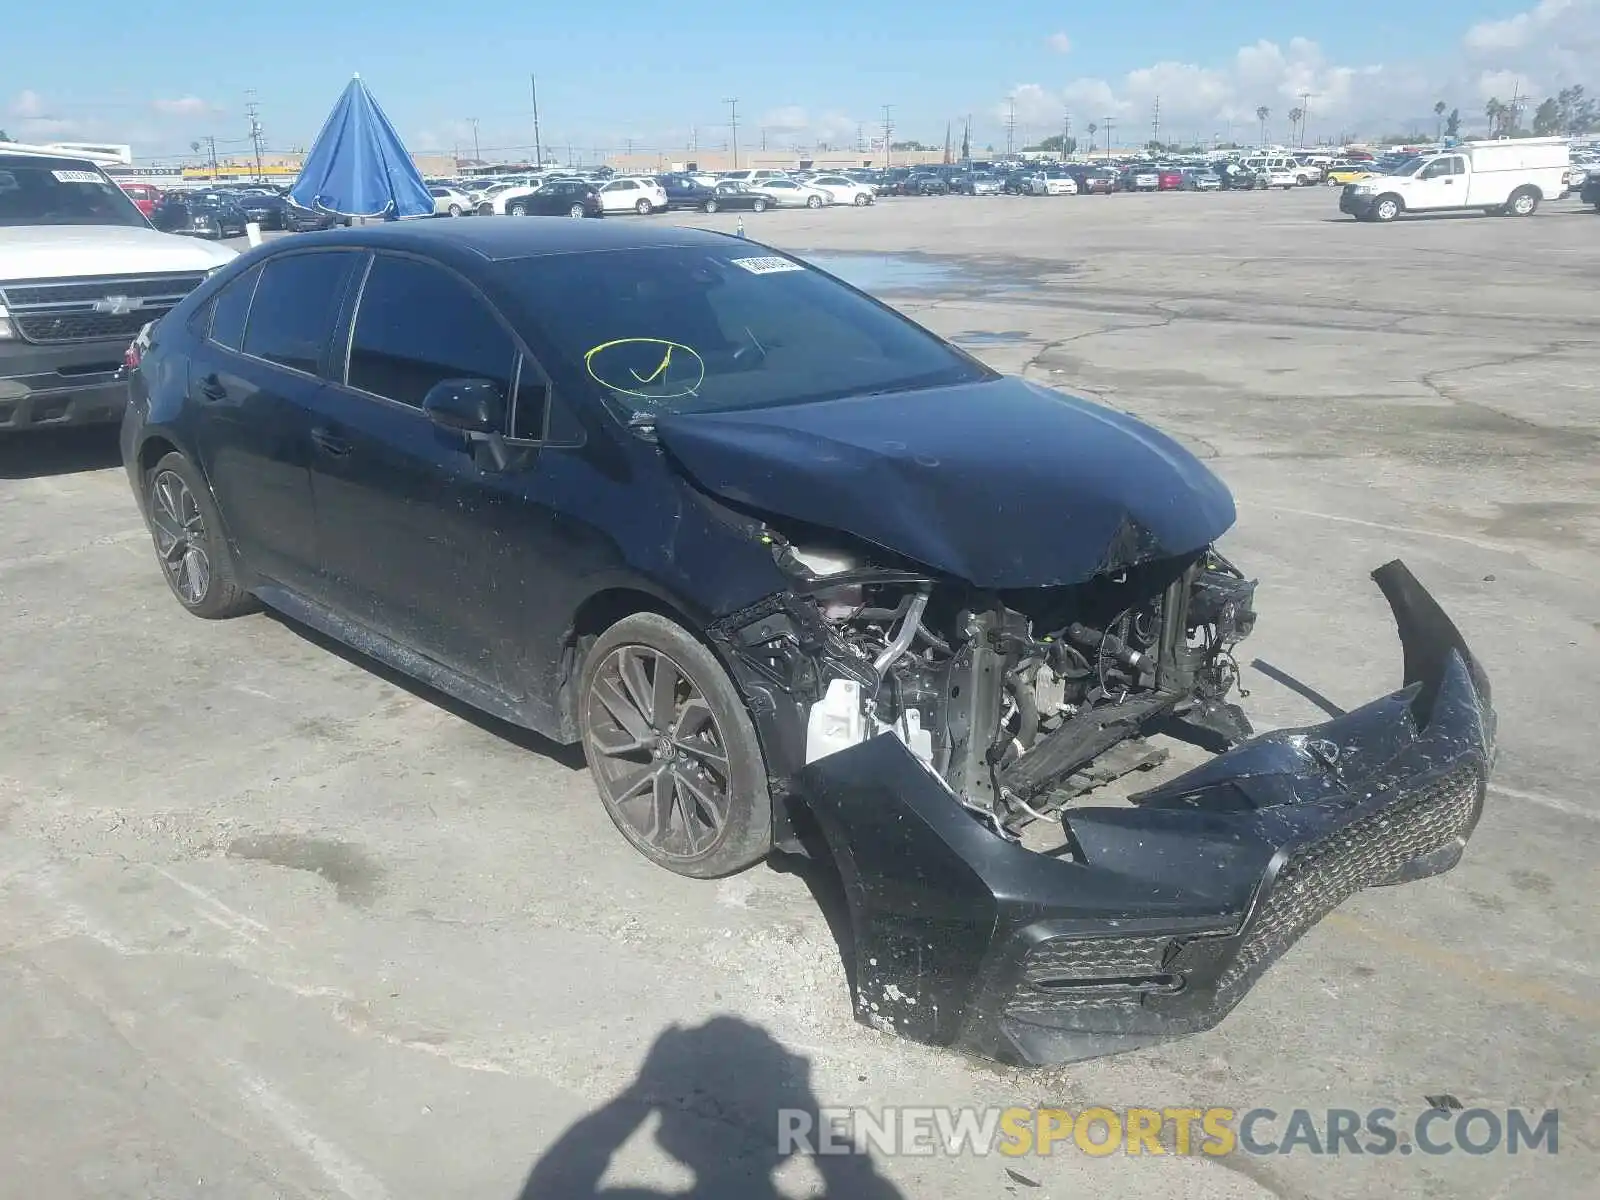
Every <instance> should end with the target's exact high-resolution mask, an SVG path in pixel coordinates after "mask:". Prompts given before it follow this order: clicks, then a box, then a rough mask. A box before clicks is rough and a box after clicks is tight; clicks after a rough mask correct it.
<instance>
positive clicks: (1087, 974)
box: [1006, 936, 1179, 1020]
mask: <svg viewBox="0 0 1600 1200" xmlns="http://www.w3.org/2000/svg"><path fill="white" fill-rule="evenodd" d="M1172 946H1173V940H1172V938H1171V937H1167V936H1159V937H1125V938H1065V937H1058V938H1048V939H1046V940H1045V941H1042V942H1040V943H1039V944H1038V945H1037V946H1035V947H1034V948H1033V949H1032V950H1030V951H1029V952H1028V955H1027V957H1026V958H1025V959H1024V960H1023V963H1022V976H1023V982H1022V984H1021V986H1019V987H1018V989H1017V991H1016V993H1015V994H1014V995H1013V996H1012V997H1011V1000H1010V1001H1009V1003H1008V1004H1007V1005H1006V1014H1007V1015H1008V1016H1011V1017H1017V1018H1020V1019H1023V1020H1028V1019H1032V1020H1038V1019H1040V1018H1042V1017H1048V1016H1049V1015H1050V1014H1051V1013H1052V1012H1056V1011H1059V1010H1061V1009H1066V1008H1075V1007H1080V1006H1085V1005H1093V1006H1095V1007H1102V1006H1104V1005H1107V1004H1110V1005H1113V1006H1116V1005H1121V1004H1127V1005H1134V1006H1136V1005H1138V1003H1139V1002H1140V1000H1141V998H1142V997H1144V996H1146V995H1149V994H1151V993H1153V992H1170V991H1175V990H1177V988H1178V986H1179V981H1178V980H1177V979H1176V978H1175V977H1174V976H1172V975H1169V974H1165V973H1163V971H1162V969H1161V968H1162V963H1163V962H1164V961H1165V959H1166V957H1167V953H1168V951H1170V950H1171V949H1172Z"/></svg>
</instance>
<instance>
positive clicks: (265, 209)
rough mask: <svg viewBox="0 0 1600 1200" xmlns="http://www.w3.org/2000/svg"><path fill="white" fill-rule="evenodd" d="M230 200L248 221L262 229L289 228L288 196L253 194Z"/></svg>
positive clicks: (238, 196) (236, 196)
mask: <svg viewBox="0 0 1600 1200" xmlns="http://www.w3.org/2000/svg"><path fill="white" fill-rule="evenodd" d="M230 199H232V200H233V202H234V203H235V204H236V205H238V207H239V208H240V210H241V211H242V212H243V213H244V215H245V219H246V220H247V221H254V222H255V223H256V224H257V225H259V226H261V228H262V229H287V228H289V225H288V214H289V200H288V197H286V196H277V195H272V196H267V195H262V194H261V193H259V192H251V193H244V194H237V195H234V196H232V197H230Z"/></svg>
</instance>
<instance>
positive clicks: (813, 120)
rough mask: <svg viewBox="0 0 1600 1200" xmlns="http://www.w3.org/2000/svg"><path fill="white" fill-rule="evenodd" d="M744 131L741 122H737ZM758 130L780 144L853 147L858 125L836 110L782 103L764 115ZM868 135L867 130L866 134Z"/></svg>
mask: <svg viewBox="0 0 1600 1200" xmlns="http://www.w3.org/2000/svg"><path fill="white" fill-rule="evenodd" d="M740 127H741V128H744V123H743V122H742V121H741V122H740ZM757 128H758V129H760V130H765V131H766V134H767V137H768V139H769V140H770V139H776V140H777V141H778V142H779V143H782V144H788V143H793V144H794V145H797V146H809V145H815V144H818V143H824V142H825V143H827V144H829V145H845V144H850V145H853V144H854V143H855V139H856V133H857V131H858V130H860V129H862V124H861V122H859V121H857V120H856V118H855V117H852V116H850V115H849V114H848V113H844V112H840V111H838V110H837V109H830V110H828V111H826V112H820V113H813V112H811V111H810V110H808V109H806V108H804V107H802V106H801V105H798V104H785V105H781V106H780V107H778V108H774V109H769V110H768V111H767V112H765V113H763V114H762V116H761V120H760V121H759V122H758V123H757ZM867 132H868V133H870V130H869V131H867Z"/></svg>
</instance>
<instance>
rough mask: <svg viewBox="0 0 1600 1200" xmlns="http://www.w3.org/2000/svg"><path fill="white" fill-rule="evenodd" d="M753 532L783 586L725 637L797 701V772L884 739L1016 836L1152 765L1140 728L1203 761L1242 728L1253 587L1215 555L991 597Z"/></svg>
mask: <svg viewBox="0 0 1600 1200" xmlns="http://www.w3.org/2000/svg"><path fill="white" fill-rule="evenodd" d="M766 539H767V540H768V542H769V544H770V545H771V547H772V549H773V553H774V555H775V557H776V559H777V562H778V564H779V566H780V568H781V569H782V570H783V571H784V572H785V574H786V575H787V576H788V577H789V579H790V580H791V581H792V582H791V585H790V587H791V594H789V595H787V596H784V597H780V598H777V601H776V605H775V607H776V608H777V609H778V610H779V611H768V612H763V613H761V614H758V615H757V619H755V620H753V621H752V620H749V619H748V617H749V614H741V616H742V617H744V618H745V622H744V623H743V624H742V625H741V626H739V627H737V628H733V629H729V630H728V633H729V634H730V635H731V637H730V640H731V641H732V642H733V645H734V647H735V648H736V652H737V654H738V656H739V657H740V659H741V660H742V662H743V664H744V665H745V666H746V667H748V668H753V669H754V670H755V671H756V672H758V673H759V675H760V676H762V677H764V678H765V679H766V680H767V681H769V682H770V683H771V684H775V685H777V686H778V687H779V688H781V689H782V690H783V691H784V692H786V693H787V694H788V696H789V698H790V699H791V700H792V701H795V702H798V704H799V705H800V706H801V707H802V708H803V710H804V713H805V717H804V720H805V729H804V761H805V762H806V763H810V762H814V761H816V760H818V759H820V758H823V757H826V756H828V755H830V754H835V753H837V752H839V751H841V750H845V749H848V748H850V747H851V746H855V745H858V744H860V743H861V742H863V741H865V740H867V739H869V738H872V737H876V736H878V735H880V734H884V733H893V734H894V735H895V736H896V737H898V738H899V739H900V740H901V741H902V742H904V743H905V745H906V746H907V747H908V748H909V749H911V750H912V751H913V752H914V753H915V754H916V756H917V757H918V758H919V759H921V760H922V761H923V762H924V763H925V764H927V766H928V767H930V768H931V769H932V770H933V771H934V772H936V773H937V774H938V775H939V776H940V777H941V778H942V779H943V780H944V781H945V783H946V784H947V785H948V786H949V788H950V790H951V792H952V793H954V795H955V796H956V797H958V798H959V800H960V802H961V803H962V804H963V805H964V806H965V807H967V808H968V809H969V810H971V811H972V813H973V814H974V815H975V816H977V817H979V818H980V819H981V820H983V821H984V822H985V823H987V824H989V825H990V826H991V827H992V828H993V829H994V831H995V832H996V833H998V834H1000V835H1001V836H1004V837H1007V838H1010V839H1013V840H1015V839H1016V838H1017V837H1018V835H1019V832H1020V830H1021V829H1022V828H1024V827H1025V826H1026V825H1028V824H1029V823H1030V822H1033V821H1042V820H1047V819H1051V818H1053V817H1054V816H1055V815H1056V814H1057V813H1059V812H1060V810H1061V809H1062V808H1063V807H1064V806H1065V805H1066V804H1068V803H1069V802H1070V801H1071V800H1072V799H1073V798H1074V797H1075V796H1078V795H1081V794H1083V793H1085V792H1088V791H1090V790H1092V789H1094V788H1095V787H1097V786H1100V785H1101V784H1104V783H1107V782H1109V781H1110V780H1112V779H1115V778H1117V777H1119V776H1121V775H1124V774H1127V773H1129V772H1131V771H1134V770H1138V769H1141V768H1145V767H1148V766H1151V765H1153V764H1154V763H1156V762H1159V761H1160V759H1161V757H1163V756H1164V752H1163V751H1159V750H1155V749H1152V748H1151V747H1149V746H1148V745H1147V744H1145V743H1144V741H1143V739H1142V736H1141V735H1142V734H1143V733H1144V732H1146V731H1148V730H1149V729H1151V728H1152V727H1156V726H1159V727H1160V728H1162V729H1163V730H1164V731H1166V732H1170V733H1174V734H1177V735H1179V736H1183V737H1185V738H1187V740H1190V741H1194V742H1196V743H1197V744H1200V745H1203V746H1205V747H1207V748H1208V749H1211V750H1213V751H1221V750H1224V749H1227V748H1228V747H1230V746H1232V745H1235V744H1237V743H1238V742H1240V741H1242V740H1244V739H1245V738H1248V737H1249V736H1250V735H1251V732H1252V731H1251V728H1250V724H1249V721H1248V719H1247V718H1246V717H1245V715H1244V713H1243V711H1242V710H1241V709H1240V708H1239V707H1238V705H1237V704H1234V703H1231V702H1230V701H1229V700H1228V698H1227V697H1228V696H1229V694H1230V692H1232V691H1234V690H1236V689H1237V687H1238V684H1239V673H1238V668H1237V665H1236V663H1235V661H1234V657H1233V648H1234V646H1235V645H1237V643H1238V642H1239V641H1240V640H1241V639H1243V638H1244V637H1246V636H1247V635H1248V634H1249V633H1250V631H1251V628H1252V626H1253V625H1254V622H1255V612H1254V608H1253V606H1252V602H1253V597H1254V591H1255V586H1256V585H1255V582H1254V581H1253V580H1249V579H1247V578H1245V576H1244V575H1243V574H1242V573H1241V572H1240V571H1239V569H1238V568H1236V567H1235V566H1234V565H1233V564H1232V563H1231V562H1229V561H1228V560H1227V559H1226V558H1225V557H1223V556H1222V555H1221V554H1220V553H1219V552H1218V551H1216V550H1215V549H1214V548H1210V547H1208V548H1206V549H1205V550H1203V551H1201V552H1199V553H1198V554H1192V555H1188V556H1184V557H1181V558H1177V559H1164V560H1158V561H1153V562H1144V563H1140V564H1139V565H1137V566H1133V567H1127V568H1120V569H1117V570H1114V571H1109V572H1105V573H1102V574H1099V575H1096V576H1094V577H1092V578H1091V579H1089V580H1087V581H1086V582H1084V583H1082V584H1077V585H1072V586H1063V587H1053V588H1034V589H1021V590H1015V591H1002V592H994V591H983V590H980V589H977V588H975V587H973V586H971V585H969V584H965V583H962V582H960V581H952V580H949V579H937V578H935V577H934V576H932V575H931V574H927V573H923V572H921V571H919V570H917V569H915V568H914V566H912V568H911V569H900V568H885V567H883V566H880V565H878V563H877V562H875V561H868V560H867V559H866V557H865V555H864V554H863V553H862V552H861V551H859V550H857V551H854V552H852V551H850V550H845V549H837V548H821V547H819V546H816V545H813V544H810V543H809V542H808V543H806V544H800V543H791V542H789V541H788V540H787V539H785V538H784V537H783V536H782V535H780V534H777V533H776V532H769V533H768V534H767V535H766ZM873 557H874V559H876V558H878V557H880V556H878V555H874V556H873ZM908 565H909V564H908ZM766 607H773V606H766ZM730 624H731V623H730ZM775 765H776V764H775Z"/></svg>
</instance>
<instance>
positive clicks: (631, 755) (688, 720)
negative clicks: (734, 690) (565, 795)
mask: <svg viewBox="0 0 1600 1200" xmlns="http://www.w3.org/2000/svg"><path fill="white" fill-rule="evenodd" d="M586 716H587V721H586V746H585V749H586V750H587V751H588V759H589V765H590V767H591V768H592V769H593V771H594V774H595V779H596V782H597V783H598V784H599V786H600V787H601V789H602V790H603V792H604V794H605V796H606V799H607V800H608V802H609V807H610V808H611V810H612V812H613V813H614V814H615V815H616V817H617V819H618V820H619V821H621V822H622V823H623V824H625V825H626V826H627V828H628V830H629V831H631V833H632V834H633V836H634V837H636V838H637V839H638V840H639V841H641V842H643V843H645V844H646V845H648V846H650V847H651V848H652V849H654V850H656V851H657V852H658V853H660V854H662V855H663V856H665V857H667V858H674V859H692V858H697V857H699V856H700V855H702V854H704V853H706V852H707V851H709V850H711V849H712V848H713V847H714V846H715V845H716V844H717V842H718V840H719V839H720V838H721V836H722V833H723V830H724V828H725V827H726V825H727V821H728V811H729V786H730V784H729V767H728V750H727V742H726V740H725V738H724V737H723V734H722V729H721V727H720V726H719V724H718V722H717V719H716V716H715V715H714V714H713V713H712V711H711V706H710V704H709V703H707V701H706V697H705V694H704V693H703V692H702V691H701V689H700V687H699V685H698V684H696V683H695V681H694V680H693V679H691V678H690V677H689V675H688V674H687V673H686V672H685V671H684V670H683V668H682V667H680V666H679V665H678V664H677V663H676V662H674V661H673V660H672V659H671V658H669V657H668V656H667V655H665V654H663V653H661V652H660V651H659V650H655V649H652V648H650V647H648V646H640V645H628V646H619V647H617V649H615V650H613V651H612V652H611V653H610V654H608V655H607V656H606V658H605V660H604V661H603V662H602V663H601V664H600V667H599V669H598V670H597V671H596V673H595V676H594V683H593V686H592V687H591V688H590V689H589V699H588V712H587V714H586Z"/></svg>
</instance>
